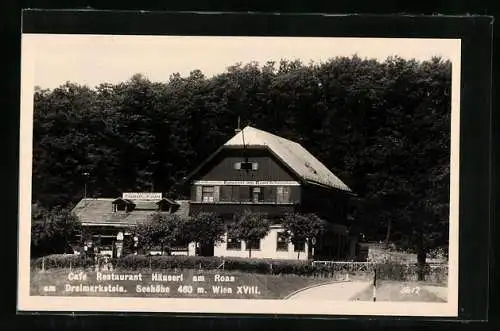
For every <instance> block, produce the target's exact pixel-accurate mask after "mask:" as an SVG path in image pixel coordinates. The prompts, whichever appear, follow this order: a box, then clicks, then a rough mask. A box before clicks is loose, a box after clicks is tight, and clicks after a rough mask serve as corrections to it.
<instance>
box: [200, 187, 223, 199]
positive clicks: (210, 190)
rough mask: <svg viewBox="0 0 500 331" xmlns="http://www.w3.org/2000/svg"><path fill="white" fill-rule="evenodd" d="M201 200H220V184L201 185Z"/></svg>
mask: <svg viewBox="0 0 500 331" xmlns="http://www.w3.org/2000/svg"><path fill="white" fill-rule="evenodd" d="M201 201H202V202H207V203H212V202H217V201H219V186H201Z"/></svg>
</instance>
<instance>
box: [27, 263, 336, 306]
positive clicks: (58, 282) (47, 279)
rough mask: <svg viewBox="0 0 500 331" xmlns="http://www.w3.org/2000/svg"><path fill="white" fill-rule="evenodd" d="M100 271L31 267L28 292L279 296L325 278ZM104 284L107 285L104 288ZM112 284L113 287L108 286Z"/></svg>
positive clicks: (183, 296) (108, 295)
mask: <svg viewBox="0 0 500 331" xmlns="http://www.w3.org/2000/svg"><path fill="white" fill-rule="evenodd" d="M80 272H81V273H80ZM153 273H162V274H163V275H164V276H165V275H171V276H174V277H175V276H177V277H178V276H180V275H182V279H180V278H177V279H175V278H170V279H166V280H165V281H158V280H153V279H152V276H153ZM83 274H85V275H86V277H85V279H81V278H83V277H80V279H74V278H75V276H77V277H78V275H83ZM111 274H114V275H139V274H140V275H141V279H140V280H139V279H135V280H129V279H122V280H120V279H118V280H111V279H109V278H108V279H109V280H108V279H103V278H105V277H111ZM101 275H104V277H103V278H101V280H98V279H97V276H98V274H97V273H96V272H95V271H84V270H83V269H79V270H75V269H72V270H70V269H69V268H68V269H48V270H45V271H43V272H42V271H40V270H31V275H30V278H31V281H30V293H31V295H33V296H40V295H50V296H104V297H110V296H119V297H171V298H189V297H191V298H223V299H229V298H232V299H282V298H284V297H286V296H287V295H288V294H290V293H292V292H294V291H296V290H299V289H301V288H304V287H307V286H311V285H315V284H321V283H325V281H326V280H325V279H324V278H313V277H301V276H295V275H265V274H255V273H243V272H231V271H223V270H220V271H214V270H193V269H187V270H157V271H154V272H152V271H151V270H149V269H148V270H144V271H126V270H116V269H115V270H114V271H112V272H109V271H108V272H106V271H104V272H102V274H101ZM106 275H107V276H106ZM217 275H219V276H220V277H218V276H217ZM70 278H72V279H70ZM138 287H139V289H138ZM91 288H93V289H94V290H92V289H91ZM103 288H107V291H105V289H103ZM111 288H112V289H114V290H110V289H111ZM116 291H121V292H116Z"/></svg>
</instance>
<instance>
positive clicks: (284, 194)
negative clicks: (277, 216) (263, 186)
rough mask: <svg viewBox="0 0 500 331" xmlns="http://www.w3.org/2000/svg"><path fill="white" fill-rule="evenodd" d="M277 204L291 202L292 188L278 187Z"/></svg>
mask: <svg viewBox="0 0 500 331" xmlns="http://www.w3.org/2000/svg"><path fill="white" fill-rule="evenodd" d="M276 202H277V203H289V202H290V187H289V186H278V187H277V188H276Z"/></svg>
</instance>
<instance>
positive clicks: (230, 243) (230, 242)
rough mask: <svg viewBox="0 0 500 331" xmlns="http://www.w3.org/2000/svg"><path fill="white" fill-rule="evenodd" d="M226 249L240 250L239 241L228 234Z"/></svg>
mask: <svg viewBox="0 0 500 331" xmlns="http://www.w3.org/2000/svg"><path fill="white" fill-rule="evenodd" d="M226 249H227V250H238V251H240V250H241V240H239V239H238V238H235V237H234V236H231V235H230V234H229V233H228V235H227V240H226Z"/></svg>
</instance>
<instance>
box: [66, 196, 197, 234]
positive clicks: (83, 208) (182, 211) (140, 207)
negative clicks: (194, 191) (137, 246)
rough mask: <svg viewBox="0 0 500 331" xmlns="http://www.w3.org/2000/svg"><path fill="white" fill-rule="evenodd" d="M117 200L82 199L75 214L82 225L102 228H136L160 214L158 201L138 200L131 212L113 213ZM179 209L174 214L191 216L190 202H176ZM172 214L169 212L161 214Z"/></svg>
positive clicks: (74, 210) (75, 209)
mask: <svg viewBox="0 0 500 331" xmlns="http://www.w3.org/2000/svg"><path fill="white" fill-rule="evenodd" d="M115 200H116V199H108V198H99V199H82V200H80V202H78V204H77V205H76V206H75V208H73V212H74V213H75V215H76V216H77V217H78V218H79V220H80V222H81V223H82V225H102V226H117V227H120V226H135V225H137V224H140V223H141V222H144V221H145V220H147V219H148V218H149V217H151V216H152V215H154V214H156V213H158V205H157V202H158V201H157V200H136V201H133V203H134V204H135V209H134V210H133V211H131V212H124V211H118V212H113V207H112V203H113V202H114V201H115ZM175 203H176V204H178V205H179V208H178V209H177V210H176V211H175V212H174V213H173V214H174V215H179V216H181V217H187V216H188V215H189V201H188V200H178V201H175ZM160 213H161V214H170V213H169V212H160Z"/></svg>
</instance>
